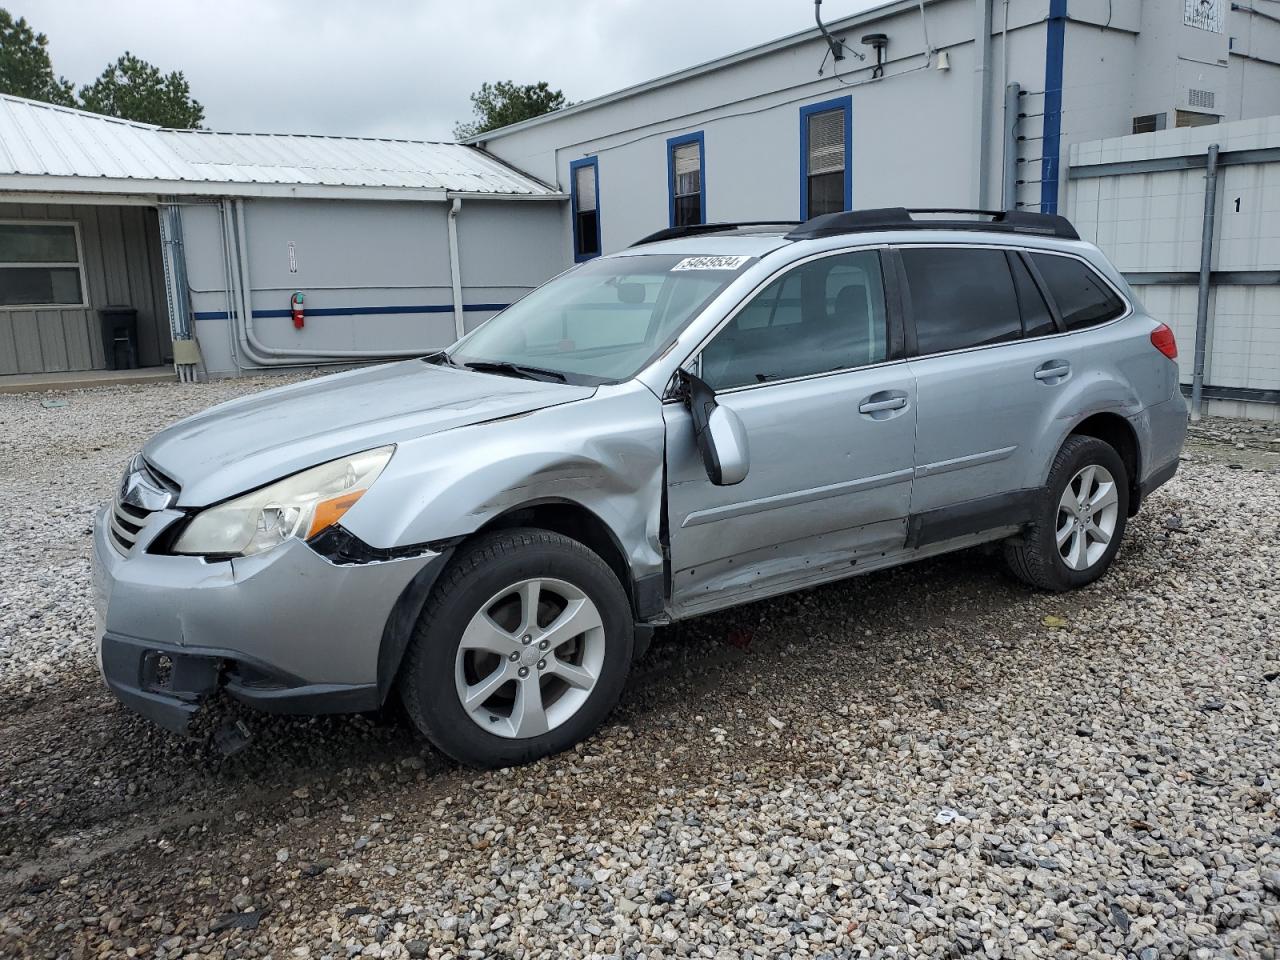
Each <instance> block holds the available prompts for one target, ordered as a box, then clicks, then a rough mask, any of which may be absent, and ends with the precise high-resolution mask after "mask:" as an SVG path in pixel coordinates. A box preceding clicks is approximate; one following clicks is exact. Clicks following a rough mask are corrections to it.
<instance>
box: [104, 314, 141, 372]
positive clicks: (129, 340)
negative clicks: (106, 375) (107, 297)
mask: <svg viewBox="0 0 1280 960" xmlns="http://www.w3.org/2000/svg"><path fill="white" fill-rule="evenodd" d="M98 319H99V320H100V321H101V322H102V352H103V354H104V355H105V356H106V358H107V369H108V370H132V369H134V368H135V367H137V365H138V310H137V308H136V307H121V306H116V307H103V308H102V309H101V310H99V311H98Z"/></svg>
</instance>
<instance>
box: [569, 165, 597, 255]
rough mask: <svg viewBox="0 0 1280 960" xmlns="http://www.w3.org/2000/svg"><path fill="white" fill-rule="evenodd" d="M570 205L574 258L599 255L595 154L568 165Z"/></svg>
mask: <svg viewBox="0 0 1280 960" xmlns="http://www.w3.org/2000/svg"><path fill="white" fill-rule="evenodd" d="M569 179H570V186H569V192H570V197H571V200H570V202H571V203H572V205H573V259H574V260H575V261H576V262H579V263H581V262H582V261H583V260H590V259H591V258H592V257H598V256H599V255H600V168H599V166H598V165H597V163H596V158H595V157H587V158H586V159H584V160H574V161H573V162H572V163H571V164H569Z"/></svg>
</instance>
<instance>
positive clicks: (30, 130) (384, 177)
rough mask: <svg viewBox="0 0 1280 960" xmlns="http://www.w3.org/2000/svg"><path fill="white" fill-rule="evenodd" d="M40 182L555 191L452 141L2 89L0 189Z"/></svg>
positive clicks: (162, 189) (233, 189)
mask: <svg viewBox="0 0 1280 960" xmlns="http://www.w3.org/2000/svg"><path fill="white" fill-rule="evenodd" d="M42 186H43V187H45V188H48V189H56V190H70V191H78V192H104V193H111V192H122V191H126V190H127V191H132V192H146V193H152V192H158V193H169V192H180V193H201V194H216V195H255V194H263V193H275V194H284V195H295V196H296V195H329V194H332V193H335V192H348V191H352V192H357V193H359V192H363V191H372V192H376V193H377V194H379V195H396V194H398V193H399V192H401V191H406V192H408V194H409V195H412V194H417V193H419V192H421V191H432V192H439V193H446V192H447V193H466V194H489V195H494V196H506V197H511V196H515V197H529V198H534V197H558V196H560V194H558V193H557V192H556V191H555V190H554V189H552V188H551V187H548V186H547V185H546V184H543V183H541V182H539V181H537V180H535V179H533V178H532V177H529V176H526V175H525V174H522V173H520V172H518V171H516V170H514V169H513V168H511V167H508V166H506V165H505V164H503V163H502V162H500V161H499V160H496V159H495V158H494V157H492V156H490V155H488V154H487V153H484V152H483V151H482V150H479V149H476V148H474V147H469V146H463V145H461V144H457V143H430V142H426V141H420V140H373V139H360V138H355V137H321V136H302V135H293V134H262V133H214V132H211V131H206V130H168V129H165V128H162V127H155V126H151V125H149V124H145V123H134V122H132V121H128V120H116V119H114V118H112V117H104V116H100V115H98V114H94V113H86V112H85V111H83V110H72V109H69V108H67V107H56V106H53V105H51V104H47V103H39V102H37V101H34V100H26V99H23V98H21V97H13V96H8V95H3V94H0V189H22V190H31V189H41V188H42ZM271 188H275V189H271Z"/></svg>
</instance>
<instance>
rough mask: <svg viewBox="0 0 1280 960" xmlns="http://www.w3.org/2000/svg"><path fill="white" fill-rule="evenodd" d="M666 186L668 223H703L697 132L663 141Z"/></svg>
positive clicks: (677, 224) (704, 216)
mask: <svg viewBox="0 0 1280 960" xmlns="http://www.w3.org/2000/svg"><path fill="white" fill-rule="evenodd" d="M667 186H668V189H669V190H670V192H671V226H673V227H687V226H690V225H692V224H697V223H706V222H707V204H706V199H705V195H704V193H703V190H704V184H703V159H702V134H701V133H700V132H699V133H691V134H689V135H688V136H683V137H673V138H672V139H670V140H668V141H667Z"/></svg>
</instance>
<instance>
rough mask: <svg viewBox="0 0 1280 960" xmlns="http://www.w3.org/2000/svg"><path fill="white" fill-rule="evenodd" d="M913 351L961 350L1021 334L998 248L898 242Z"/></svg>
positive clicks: (1010, 283) (1010, 279) (1008, 277)
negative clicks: (912, 323)
mask: <svg viewBox="0 0 1280 960" xmlns="http://www.w3.org/2000/svg"><path fill="white" fill-rule="evenodd" d="M902 265H903V267H904V268H905V270H906V274H907V286H908V288H909V289H910V292H911V316H912V319H913V320H914V321H915V329H916V352H917V353H919V354H921V355H925V354H930V353H945V352H946V351H948V350H963V349H965V348H967V347H979V346H983V345H985V344H990V343H1000V342H1002V341H1005V340H1017V339H1018V338H1020V337H1021V336H1022V322H1021V319H1020V318H1019V312H1018V299H1017V296H1016V294H1015V293H1014V289H1013V276H1012V275H1011V274H1010V272H1009V263H1008V261H1007V260H1006V259H1005V254H1004V251H1003V250H991V249H983V248H979V247H904V248H902Z"/></svg>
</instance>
